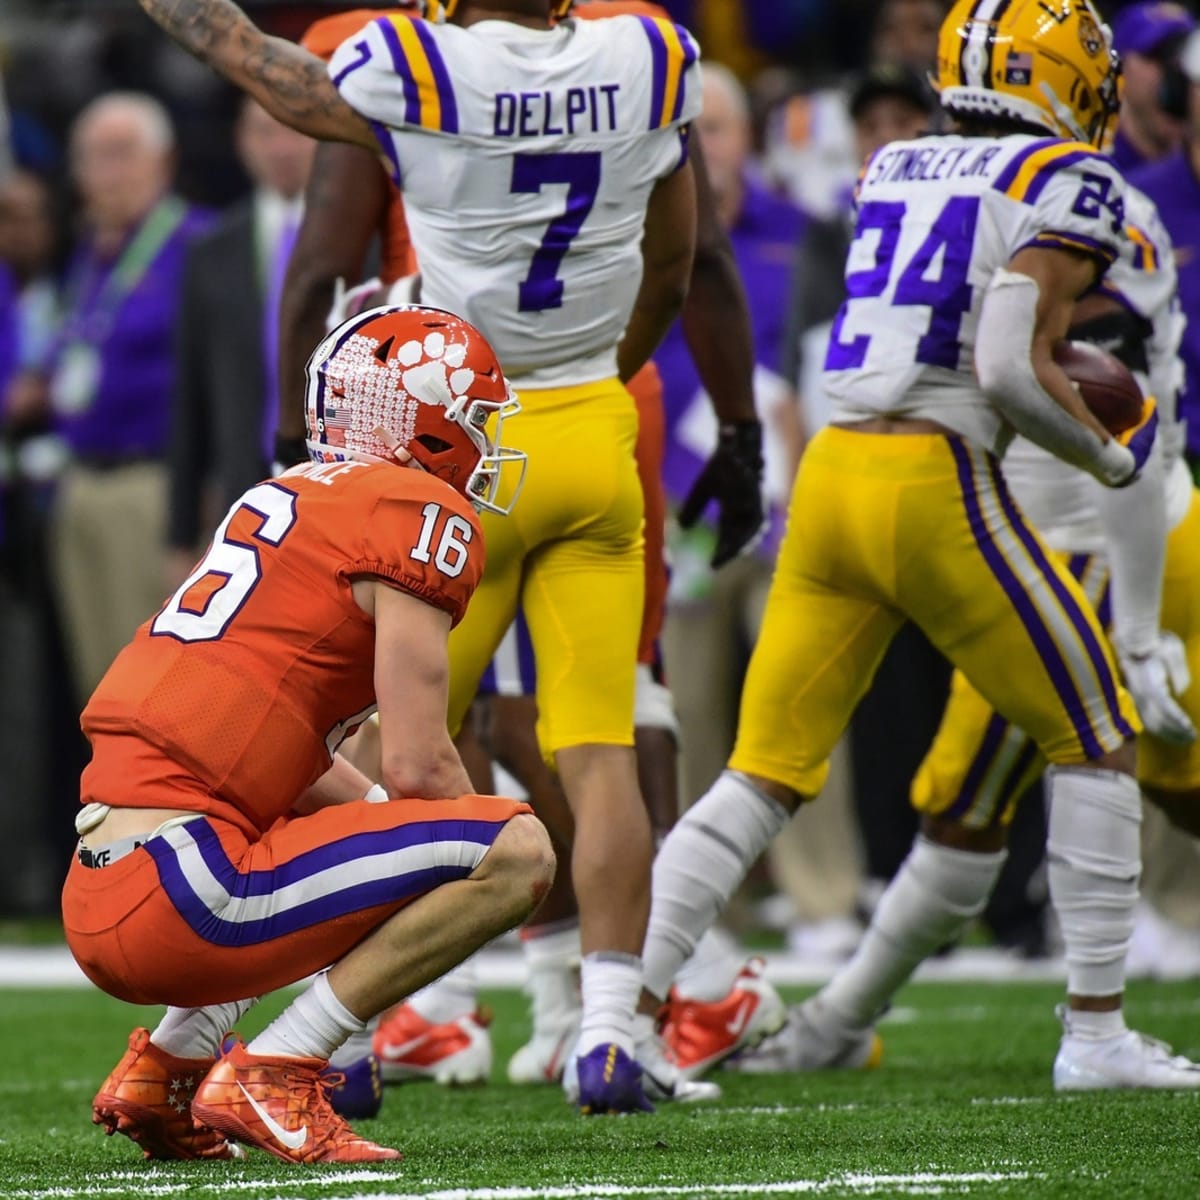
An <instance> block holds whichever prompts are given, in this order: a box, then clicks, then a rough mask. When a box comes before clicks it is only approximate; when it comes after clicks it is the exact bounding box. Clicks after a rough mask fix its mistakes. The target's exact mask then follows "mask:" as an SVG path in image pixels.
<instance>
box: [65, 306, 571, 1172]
mask: <svg viewBox="0 0 1200 1200" xmlns="http://www.w3.org/2000/svg"><path fill="white" fill-rule="evenodd" d="M307 389H308V390H307V414H308V431H309V451H310V455H311V457H312V458H313V460H314V461H313V463H312V464H310V465H307V466H302V467H297V468H294V469H293V470H291V471H289V472H287V473H286V474H285V475H283V476H281V477H280V478H278V479H275V480H272V481H269V482H266V483H261V484H258V485H257V486H256V487H253V488H251V489H250V490H249V491H248V492H247V493H246V494H245V495H244V496H243V497H242V498H241V500H240V501H239V502H238V503H237V504H236V505H234V507H233V508H232V509H231V510H230V512H229V513H228V515H227V516H226V517H225V520H224V521H223V522H222V523H221V525H220V527H219V528H218V530H217V532H216V534H215V536H214V539H213V543H212V546H211V548H210V549H209V551H208V553H207V554H206V555H205V557H204V559H203V560H201V562H200V563H199V564H198V565H197V567H196V568H195V570H194V571H193V572H192V574H191V575H190V576H189V577H188V578H187V580H185V581H184V583H183V584H182V586H181V587H180V588H179V590H178V591H177V592H176V593H175V594H174V595H173V596H171V598H170V599H169V600H168V601H167V602H166V604H165V605H164V606H163V608H162V609H161V611H160V612H159V613H158V614H157V615H156V616H155V617H153V618H152V619H151V620H150V621H148V622H147V623H146V624H145V625H143V626H142V627H141V628H140V629H139V630H138V631H137V633H136V634H135V636H134V639H133V641H132V642H131V643H130V645H129V646H127V647H126V648H125V650H123V651H122V652H121V654H120V655H119V656H118V657H117V659H116V660H115V662H114V663H113V665H112V667H111V668H110V669H109V671H108V674H107V675H106V676H105V677H104V679H103V681H102V682H101V684H100V686H99V688H98V689H97V690H96V693H95V695H94V696H93V697H92V698H91V700H90V702H89V703H88V705H87V707H86V709H85V711H84V714H83V728H84V731H85V732H86V734H87V736H88V738H89V739H90V741H91V743H92V750H93V758H92V762H91V764H90V765H89V766H88V768H87V770H86V771H85V772H84V775H83V779H82V787H81V800H82V802H83V805H84V807H83V808H82V810H81V812H80V814H79V818H78V821H77V828H78V831H79V834H80V843H79V849H78V853H77V858H76V861H75V862H73V863H72V865H71V870H70V874H69V875H68V878H67V882H66V886H65V888H64V892H63V919H64V925H65V928H66V933H67V940H68V944H69V945H70V947H71V951H72V953H73V954H74V955H75V958H76V959H77V961H78V962H79V964H80V966H81V967H82V968H83V970H84V971H85V973H86V974H87V975H88V977H89V978H90V979H91V980H92V981H93V982H95V983H96V984H97V985H98V986H99V987H101V988H102V989H103V990H104V991H106V992H108V993H109V994H110V995H113V996H116V997H118V998H120V999H123V1000H127V1001H129V1002H130V1003H133V1004H167V1005H169V1006H171V1007H169V1008H168V1010H167V1013H166V1016H165V1017H164V1018H163V1020H162V1021H161V1022H160V1023H159V1025H158V1027H157V1028H156V1029H155V1030H154V1031H153V1033H149V1032H147V1031H146V1030H144V1029H138V1030H135V1032H134V1033H133V1035H132V1036H131V1038H130V1041H129V1050H128V1052H127V1053H126V1055H125V1056H124V1057H123V1058H122V1059H121V1061H120V1062H119V1063H118V1064H117V1066H116V1067H115V1069H114V1070H113V1072H112V1073H111V1074H110V1076H109V1077H108V1079H107V1080H106V1081H105V1083H104V1085H103V1086H102V1087H101V1089H100V1092H99V1093H98V1094H97V1096H96V1098H95V1101H94V1106H93V1120H94V1121H96V1122H97V1123H98V1124H102V1125H104V1126H105V1128H106V1129H107V1130H108V1131H109V1132H110V1133H112V1132H118V1131H119V1132H121V1133H124V1134H125V1135H126V1136H128V1137H130V1138H131V1139H132V1140H134V1141H135V1142H137V1143H138V1144H139V1145H140V1146H141V1147H142V1149H143V1150H144V1151H145V1153H146V1155H147V1157H157V1158H201V1157H203V1158H224V1157H232V1156H235V1155H240V1148H239V1147H237V1146H236V1145H235V1144H234V1143H235V1142H244V1143H246V1144H247V1145H250V1146H253V1147H257V1148H259V1149H262V1150H265V1151H267V1152H268V1153H270V1154H273V1155H275V1156H276V1157H277V1158H281V1159H284V1160H286V1161H291V1162H369V1161H376V1160H384V1159H392V1158H396V1157H398V1152H397V1151H395V1150H392V1149H388V1148H386V1147H382V1146H377V1145H375V1144H373V1143H372V1142H370V1141H367V1140H366V1139H364V1138H361V1137H359V1136H358V1135H357V1134H355V1133H354V1132H353V1130H352V1129H351V1128H350V1127H349V1125H347V1124H346V1123H345V1121H344V1120H342V1118H341V1117H339V1116H337V1115H336V1114H335V1113H334V1112H333V1110H332V1108H331V1107H330V1105H329V1100H328V1090H329V1088H330V1087H331V1086H332V1081H331V1080H330V1078H329V1075H328V1074H327V1073H323V1072H325V1068H326V1066H327V1062H328V1059H329V1056H330V1054H331V1053H332V1052H333V1051H334V1050H335V1049H336V1048H337V1047H338V1046H339V1045H340V1044H341V1043H342V1042H343V1041H344V1040H345V1039H346V1038H348V1037H350V1036H351V1035H352V1034H353V1033H355V1032H356V1031H358V1030H361V1029H362V1028H363V1026H364V1023H365V1022H366V1021H367V1020H368V1019H369V1018H371V1017H373V1016H374V1015H376V1014H377V1013H379V1012H381V1011H382V1010H383V1009H385V1008H386V1007H388V1006H389V1005H391V1004H394V1003H395V1002H396V1001H398V1000H400V999H401V998H402V997H404V996H407V995H409V994H410V993H411V992H413V991H414V990H416V989H417V988H419V987H421V986H422V985H424V984H426V983H428V982H429V981H430V980H432V979H434V978H436V977H437V976H439V975H441V974H443V973H444V972H445V971H446V970H448V969H449V968H450V967H452V966H454V965H455V964H456V963H458V962H460V961H461V960H462V959H464V958H465V957H466V956H467V955H469V954H470V953H472V952H473V951H474V950H475V949H477V948H478V947H479V946H481V945H483V944H484V943H485V942H487V941H490V940H491V939H492V938H493V937H496V936H497V935H498V934H500V933H502V932H503V931H505V930H507V929H509V928H511V927H512V926H514V925H516V924H518V923H519V922H520V921H522V920H523V919H524V918H525V917H526V916H528V915H529V913H530V912H531V911H532V909H533V908H535V907H536V905H537V903H538V901H539V899H540V898H541V897H542V896H543V895H544V894H545V892H546V890H547V889H548V887H549V886H550V883H551V881H552V879H553V874H554V856H553V854H552V852H551V850H550V843H549V840H548V838H547V835H546V833H545V830H544V829H543V828H542V826H541V825H540V823H539V822H538V821H537V819H536V818H535V817H534V816H533V815H532V814H531V812H530V810H529V808H528V806H526V805H524V804H520V803H517V802H514V801H511V800H505V799H498V798H495V797H490V796H478V795H473V794H471V792H472V789H471V786H470V783H469V780H468V778H467V774H466V772H465V771H464V769H463V766H462V763H461V761H460V760H459V758H458V755H457V754H456V752H455V750H454V748H453V745H452V743H451V741H450V738H449V736H448V734H447V731H446V695H447V674H448V671H447V657H446V642H447V636H448V634H449V632H450V629H451V627H452V626H453V625H455V624H456V623H457V622H458V621H459V620H460V619H461V617H462V615H463V613H464V611H465V609H466V606H467V602H468V600H469V599H470V597H471V593H472V592H473V590H474V588H475V586H476V584H477V582H478V581H479V578H480V575H481V573H482V571H483V562H484V547H483V539H482V535H481V532H480V526H479V523H478V519H477V517H476V513H475V508H476V507H483V508H489V509H492V510H493V511H498V512H501V513H504V512H507V511H508V508H510V507H511V503H512V500H513V499H515V492H516V488H517V487H519V483H520V480H519V479H515V480H513V479H508V478H503V479H502V478H501V465H502V463H505V462H507V463H509V464H510V465H511V466H512V468H513V474H516V473H517V471H518V470H522V471H523V463H522V462H521V461H520V460H522V459H523V456H522V455H519V454H515V453H513V452H510V451H507V450H506V449H505V448H504V447H502V446H498V445H497V443H498V442H499V438H500V427H501V425H502V423H503V420H504V418H505V417H506V416H508V415H510V414H512V413H514V412H516V411H517V410H518V407H519V406H518V405H517V403H516V401H515V399H514V397H513V395H512V393H511V391H510V389H509V387H508V383H507V381H506V379H505V377H504V374H503V372H502V371H501V369H500V366H499V363H498V362H497V361H496V357H495V355H494V353H493V352H492V349H491V347H490V346H489V345H488V343H487V342H486V341H485V340H484V338H483V337H482V335H481V334H480V333H479V332H478V331H477V330H476V329H474V328H473V327H472V326H471V325H469V324H467V323H466V322H465V321H462V320H460V319H458V318H457V317H455V316H453V315H452V314H450V313H447V312H442V311H440V310H437V309H429V308H391V309H378V310H374V311H372V312H368V313H364V314H361V315H359V316H357V317H355V318H353V319H352V320H350V321H347V322H346V323H344V324H343V325H341V326H339V327H338V328H337V329H335V330H334V331H333V332H332V333H331V334H330V335H329V336H328V337H327V338H326V339H325V340H324V341H323V342H322V343H321V345H320V346H319V347H318V348H317V350H316V351H315V352H314V354H313V356H312V358H311V359H310V361H309V367H308V382H307ZM401 466H404V467H408V468H412V469H409V470H400V469H399V467H401ZM505 474H506V475H507V472H505ZM501 493H503V499H502V498H501ZM505 501H506V502H505ZM376 707H378V711H379V717H380V734H381V737H382V751H383V784H382V786H379V785H376V786H372V784H371V782H370V781H369V780H368V779H367V778H366V777H365V776H364V775H362V774H361V773H359V772H358V771H357V770H356V769H355V768H353V767H352V766H351V765H350V764H349V762H347V761H346V760H345V759H343V758H341V757H340V756H339V755H338V754H337V746H338V744H339V742H340V741H341V740H342V739H343V738H344V737H345V736H346V735H347V734H348V733H349V732H350V731H351V730H353V729H354V728H355V727H356V726H357V725H358V724H359V722H361V721H362V720H364V719H365V717H366V716H368V715H369V714H371V713H372V712H373V711H375V709H376ZM314 972H319V974H317V975H316V978H315V980H314V981H313V982H312V983H311V985H310V986H309V987H308V989H307V990H306V991H304V992H302V993H301V994H300V995H299V996H298V997H297V998H296V999H295V1000H294V1001H293V1003H292V1004H291V1005H289V1006H288V1008H287V1009H285V1010H284V1012H283V1013H282V1014H281V1015H280V1016H279V1017H278V1018H276V1020H275V1021H273V1022H272V1023H271V1024H270V1025H269V1026H268V1027H267V1029H265V1030H264V1031H263V1032H262V1033H261V1034H259V1036H258V1037H256V1038H254V1040H253V1041H251V1042H250V1044H249V1045H248V1046H246V1045H242V1044H241V1042H240V1041H236V1040H235V1041H233V1042H232V1044H231V1045H230V1047H229V1049H228V1050H227V1051H226V1052H225V1053H224V1054H223V1055H222V1056H221V1057H220V1058H219V1059H218V1058H217V1054H218V1051H219V1049H220V1043H221V1039H222V1037H223V1036H224V1034H225V1033H226V1031H227V1030H229V1029H230V1028H231V1027H232V1026H233V1025H234V1024H235V1022H236V1021H237V1020H238V1019H239V1018H240V1017H241V1016H242V1015H243V1014H244V1013H245V1011H246V1010H247V1009H248V1008H249V1007H250V1005H251V1004H252V1003H253V1000H252V999H251V998H252V997H257V996H259V995H261V994H263V993H264V992H268V991H271V990H273V989H275V988H279V987H282V986H284V985H286V984H290V983H294V982H296V981H297V980H299V979H303V978H305V977H306V976H308V975H311V974H312V973H314Z"/></svg>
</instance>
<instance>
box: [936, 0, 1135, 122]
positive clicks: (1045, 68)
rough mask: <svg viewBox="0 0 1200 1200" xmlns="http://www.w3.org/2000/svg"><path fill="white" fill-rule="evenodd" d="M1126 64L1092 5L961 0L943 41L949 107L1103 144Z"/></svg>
mask: <svg viewBox="0 0 1200 1200" xmlns="http://www.w3.org/2000/svg"><path fill="white" fill-rule="evenodd" d="M1118 78H1119V65H1118V61H1117V57H1116V55H1115V54H1114V53H1113V50H1112V37H1111V34H1110V32H1109V29H1108V26H1107V25H1105V24H1103V22H1102V21H1101V20H1100V17H1099V14H1098V13H1097V12H1096V10H1095V8H1094V7H1093V6H1092V3H1091V0H957V3H955V5H954V7H953V8H952V9H951V10H950V13H949V15H948V16H947V17H946V19H945V21H944V22H943V23H942V31H941V34H940V36H939V38H938V66H937V88H938V92H939V93H940V95H941V100H942V106H943V108H945V109H946V110H947V111H948V112H950V113H954V114H957V115H960V116H977V117H996V118H1007V119H1010V120H1018V121H1023V122H1026V123H1028V124H1032V125H1038V126H1040V127H1041V128H1043V129H1045V130H1047V131H1048V132H1049V133H1052V134H1057V135H1058V136H1060V137H1066V138H1071V139H1073V140H1075V141H1082V142H1090V143H1091V144H1092V145H1094V146H1100V145H1102V144H1103V142H1104V138H1105V134H1106V130H1107V127H1108V125H1109V124H1110V122H1111V119H1112V118H1113V117H1114V116H1115V114H1116V112H1117V108H1118V106H1119V92H1118Z"/></svg>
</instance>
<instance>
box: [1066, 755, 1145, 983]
mask: <svg viewBox="0 0 1200 1200" xmlns="http://www.w3.org/2000/svg"><path fill="white" fill-rule="evenodd" d="M1050 797H1051V800H1050V821H1049V834H1048V837H1047V840H1046V857H1047V861H1048V863H1049V874H1050V895H1051V898H1052V900H1053V901H1054V908H1055V911H1056V912H1057V914H1058V920H1059V924H1060V926H1061V927H1062V932H1063V940H1064V942H1065V943H1066V951H1067V964H1068V968H1071V967H1072V966H1079V967H1083V968H1085V969H1086V968H1087V967H1088V966H1089V965H1094V966H1101V965H1104V964H1113V963H1123V961H1124V956H1125V952H1126V950H1127V949H1128V947H1129V938H1130V936H1131V934H1132V932H1133V909H1134V904H1135V902H1136V900H1137V896H1138V880H1139V878H1140V876H1141V842H1140V830H1141V821H1142V799H1141V793H1140V792H1139V790H1138V786H1137V782H1136V781H1135V780H1134V779H1133V777H1132V776H1129V775H1123V774H1120V773H1118V772H1116V771H1103V770H1092V769H1088V768H1056V769H1054V770H1053V771H1052V773H1051V785H1050ZM1120 985H1121V979H1120V977H1119V976H1118V975H1112V976H1111V977H1110V978H1108V979H1106V980H1100V981H1097V982H1096V983H1094V984H1091V985H1088V986H1087V987H1086V990H1085V991H1084V994H1087V995H1103V994H1107V991H1108V990H1112V991H1116V990H1120ZM1071 987H1072V990H1077V988H1076V985H1075V984H1071Z"/></svg>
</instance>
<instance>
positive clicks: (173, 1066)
mask: <svg viewBox="0 0 1200 1200" xmlns="http://www.w3.org/2000/svg"><path fill="white" fill-rule="evenodd" d="M214 1061H215V1060H214V1059H211V1058H176V1057H175V1056H174V1055H173V1054H168V1053H167V1052H166V1051H165V1050H162V1049H160V1048H159V1047H158V1046H156V1045H155V1044H154V1043H153V1042H152V1041H151V1040H150V1031H149V1030H148V1029H135V1030H134V1031H133V1032H132V1033H131V1034H130V1035H129V1049H128V1050H126V1051H125V1054H124V1056H123V1057H122V1058H121V1061H120V1062H119V1063H117V1065H116V1066H115V1067H113V1069H112V1071H111V1073H110V1074H109V1076H108V1078H107V1079H106V1080H105V1081H104V1083H103V1085H102V1086H101V1088H100V1090H99V1091H98V1092H97V1093H96V1098H95V1099H94V1100H93V1101H92V1121H93V1123H94V1124H96V1125H103V1126H104V1130H105V1132H106V1133H107V1134H108V1135H109V1136H110V1137H111V1136H112V1135H113V1134H114V1133H123V1134H124V1135H125V1136H126V1137H127V1138H129V1139H130V1141H133V1142H136V1143H137V1144H138V1145H139V1146H140V1147H141V1148H142V1153H143V1154H144V1155H145V1157H146V1158H242V1157H244V1156H245V1152H244V1151H243V1150H242V1148H241V1147H240V1146H231V1145H230V1144H229V1143H228V1142H227V1141H226V1140H225V1139H224V1137H222V1136H221V1134H219V1133H216V1132H214V1131H213V1130H211V1129H205V1128H203V1127H202V1126H196V1125H195V1124H194V1123H193V1121H192V1112H191V1109H192V1097H193V1095H194V1094H195V1092H196V1088H197V1087H199V1085H200V1081H201V1080H202V1079H203V1078H204V1076H205V1075H207V1074H208V1072H209V1070H210V1068H211V1067H212V1065H213V1062H214Z"/></svg>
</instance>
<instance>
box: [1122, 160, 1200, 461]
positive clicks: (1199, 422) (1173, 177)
mask: <svg viewBox="0 0 1200 1200" xmlns="http://www.w3.org/2000/svg"><path fill="white" fill-rule="evenodd" d="M1129 182H1130V183H1132V184H1133V185H1134V187H1138V188H1141V190H1142V191H1143V192H1145V193H1146V195H1147V196H1149V197H1150V199H1151V200H1153V201H1154V203H1155V204H1156V205H1158V212H1159V215H1160V216H1161V217H1162V220H1163V224H1164V225H1165V226H1166V227H1167V232H1168V233H1169V234H1170V235H1171V241H1173V242H1174V243H1175V266H1176V268H1177V269H1178V271H1179V303H1180V305H1181V307H1182V308H1183V313H1184V316H1186V317H1187V328H1186V329H1185V330H1184V332H1183V344H1182V346H1181V347H1180V355H1181V357H1182V358H1183V363H1184V368H1185V369H1186V371H1187V379H1186V381H1185V383H1184V387H1183V393H1182V394H1181V395H1180V397H1179V415H1180V416H1181V417H1183V418H1184V419H1185V420H1186V421H1187V423H1188V431H1187V449H1188V454H1189V455H1191V456H1192V457H1200V179H1197V178H1196V173H1195V171H1193V170H1192V164H1191V161H1190V160H1189V158H1188V155H1187V148H1186V147H1184V148H1183V149H1181V150H1177V151H1176V152H1175V153H1174V154H1170V155H1168V156H1167V157H1166V158H1164V159H1162V160H1161V161H1160V162H1156V163H1151V164H1150V165H1149V166H1146V167H1142V168H1141V170H1138V171H1135V172H1134V173H1133V174H1132V175H1131V176H1130V178H1129Z"/></svg>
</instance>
